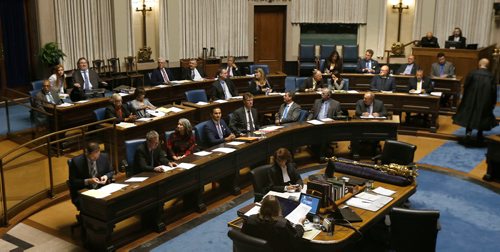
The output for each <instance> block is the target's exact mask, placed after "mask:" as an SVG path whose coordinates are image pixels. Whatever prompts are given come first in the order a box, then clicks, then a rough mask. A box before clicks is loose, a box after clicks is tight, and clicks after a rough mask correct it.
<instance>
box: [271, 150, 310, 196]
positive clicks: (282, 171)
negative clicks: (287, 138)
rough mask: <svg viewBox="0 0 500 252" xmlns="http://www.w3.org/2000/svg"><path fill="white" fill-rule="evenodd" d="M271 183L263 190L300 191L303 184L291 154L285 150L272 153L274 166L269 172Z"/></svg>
mask: <svg viewBox="0 0 500 252" xmlns="http://www.w3.org/2000/svg"><path fill="white" fill-rule="evenodd" d="M269 181H270V182H271V183H270V184H269V185H268V186H267V187H266V188H265V189H264V190H265V191H276V192H295V191H300V189H302V186H303V185H304V183H303V182H302V178H301V177H300V174H299V173H298V172H297V170H296V168H295V163H293V160H292V154H291V153H290V151H289V150H288V149H287V148H279V149H278V150H276V152H275V153H274V164H273V166H272V167H271V170H270V171H269Z"/></svg>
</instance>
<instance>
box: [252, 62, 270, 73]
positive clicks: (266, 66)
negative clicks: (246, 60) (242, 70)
mask: <svg viewBox="0 0 500 252" xmlns="http://www.w3.org/2000/svg"><path fill="white" fill-rule="evenodd" d="M257 68H262V70H263V71H264V73H265V74H266V75H268V74H269V65H265V64H253V65H249V66H248V70H249V72H250V73H249V74H254V73H255V70H257Z"/></svg>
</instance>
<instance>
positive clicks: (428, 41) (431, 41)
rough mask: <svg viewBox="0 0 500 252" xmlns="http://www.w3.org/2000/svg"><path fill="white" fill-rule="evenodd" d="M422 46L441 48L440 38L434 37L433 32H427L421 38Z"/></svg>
mask: <svg viewBox="0 0 500 252" xmlns="http://www.w3.org/2000/svg"><path fill="white" fill-rule="evenodd" d="M420 46H422V47H431V48H439V43H438V39H437V38H436V37H434V35H433V34H432V32H427V33H426V34H425V36H424V37H422V39H421V40H420Z"/></svg>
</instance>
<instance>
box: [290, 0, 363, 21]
mask: <svg viewBox="0 0 500 252" xmlns="http://www.w3.org/2000/svg"><path fill="white" fill-rule="evenodd" d="M367 6H368V0H292V23H349V24H366V16H367Z"/></svg>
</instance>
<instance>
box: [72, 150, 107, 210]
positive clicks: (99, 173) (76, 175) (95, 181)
mask: <svg viewBox="0 0 500 252" xmlns="http://www.w3.org/2000/svg"><path fill="white" fill-rule="evenodd" d="M114 174H115V173H114V170H113V167H112V166H111V163H110V162H109V157H108V155H107V154H105V153H101V150H100V148H99V144H98V143H96V142H89V143H88V144H87V146H85V150H84V154H82V155H79V156H76V157H74V158H72V159H71V162H70V165H69V180H68V182H69V189H70V196H71V202H72V203H73V204H74V205H75V206H76V208H77V209H78V210H80V195H79V194H78V191H79V190H82V189H84V188H87V189H96V188H99V187H101V186H103V185H105V184H107V183H109V182H110V181H111V180H112V179H113V175H114Z"/></svg>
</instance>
